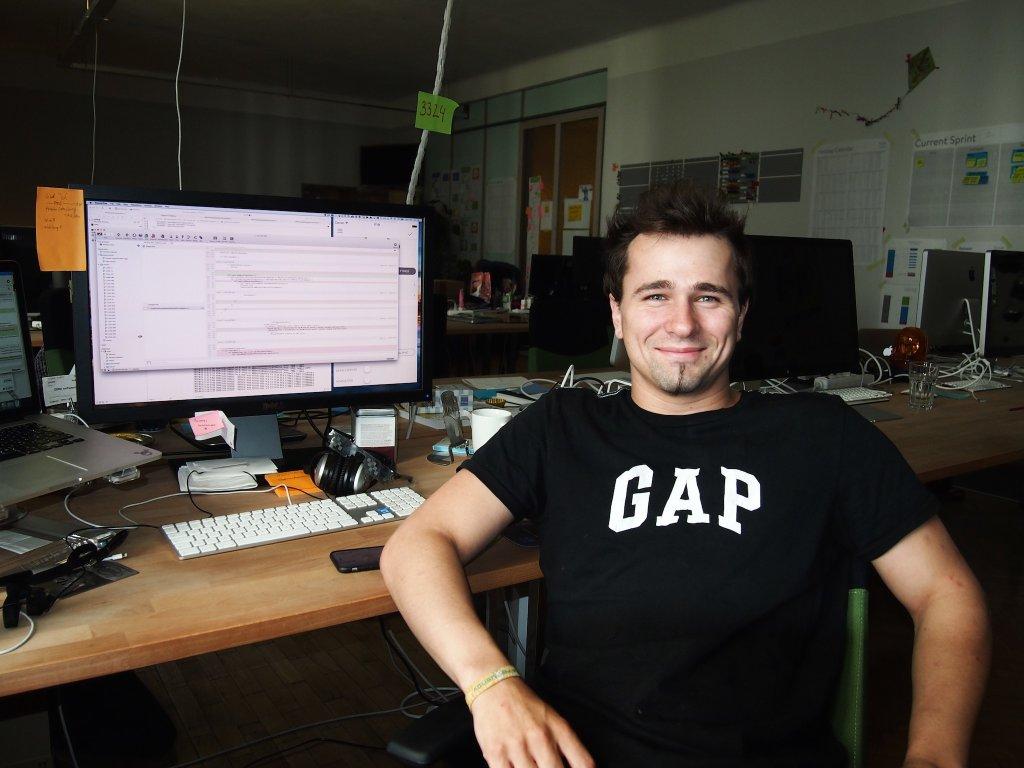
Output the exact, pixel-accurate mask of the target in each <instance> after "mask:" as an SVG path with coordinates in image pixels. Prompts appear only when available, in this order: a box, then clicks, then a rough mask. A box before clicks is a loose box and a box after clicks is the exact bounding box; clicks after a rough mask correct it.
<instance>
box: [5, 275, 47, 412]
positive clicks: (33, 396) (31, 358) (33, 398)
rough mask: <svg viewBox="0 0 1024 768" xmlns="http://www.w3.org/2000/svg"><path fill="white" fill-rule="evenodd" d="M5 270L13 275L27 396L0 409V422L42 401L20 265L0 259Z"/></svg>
mask: <svg viewBox="0 0 1024 768" xmlns="http://www.w3.org/2000/svg"><path fill="white" fill-rule="evenodd" d="M7 271H10V272H12V273H13V275H14V301H15V303H16V305H17V306H16V309H15V311H16V312H17V317H18V322H19V323H20V324H21V326H20V329H19V330H20V331H21V345H22V352H23V353H24V354H25V365H26V366H27V368H28V388H29V396H28V397H27V398H24V397H19V398H18V404H17V405H16V406H14V407H13V408H8V409H5V410H0V423H6V422H8V421H14V420H16V419H20V418H24V417H25V416H32V415H34V414H37V413H39V411H40V408H41V406H40V403H42V393H41V392H40V391H39V382H38V381H37V379H36V371H35V357H36V355H35V350H33V349H32V334H31V332H30V331H29V324H28V320H27V319H26V318H27V317H28V315H27V314H26V309H25V308H26V299H25V285H24V283H23V282H22V280H21V265H20V264H19V263H18V262H16V261H14V260H13V259H2V260H0V272H7Z"/></svg>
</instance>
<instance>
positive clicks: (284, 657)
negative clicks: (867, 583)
mask: <svg viewBox="0 0 1024 768" xmlns="http://www.w3.org/2000/svg"><path fill="white" fill-rule="evenodd" d="M1021 471H1022V468H1021V467H1019V466H1018V467H1016V468H1007V469H1005V470H1002V471H1001V473H997V475H996V476H995V477H994V479H993V478H992V477H990V478H988V479H986V480H985V482H984V483H982V484H981V486H982V487H985V488H989V489H993V488H994V489H996V490H999V487H1000V486H1001V485H1005V486H1012V484H1013V483H1015V482H1018V481H1017V480H1016V479H1015V478H1016V477H1018V475H1017V474H1015V473H1020V472H1021ZM940 490H941V498H942V501H943V510H942V517H943V519H944V521H945V523H946V525H947V526H948V527H949V529H950V530H951V532H952V534H953V537H954V539H955V540H956V541H957V543H958V545H959V546H960V548H961V550H962V551H963V552H964V555H965V556H966V558H967V560H968V562H969V563H970V564H971V566H972V567H973V568H974V569H975V572H976V573H977V574H978V576H979V579H980V580H981V582H982V585H983V587H984V588H985V590H986V592H987V594H988V598H989V602H990V608H991V613H992V617H993V624H994V629H995V653H994V666H993V673H992V678H991V681H990V684H989V689H988V693H987V696H986V699H985V702H984V706H983V710H982V714H981V721H980V723H979V725H978V728H977V730H976V736H975V744H974V749H973V751H972V761H971V765H972V766H982V767H983V768H1019V766H1020V765H1022V762H1024V727H1022V725H1024V510H1022V509H1021V507H1020V506H1019V504H1018V503H1017V502H1016V501H1013V500H1010V499H1001V498H997V497H993V496H989V495H984V494H982V493H978V492H975V491H961V490H958V489H956V488H951V489H940ZM871 587H872V588H871V606H870V630H869V652H868V659H869V673H868V681H867V686H868V688H867V691H868V705H867V717H868V723H867V761H866V765H867V766H868V767H869V768H873V767H874V766H880V767H881V766H885V767H886V768H892V767H894V766H898V765H900V764H901V763H902V757H903V750H904V748H905V739H906V728H907V719H908V712H909V704H910V676H909V669H910V652H911V642H912V635H913V628H912V625H911V623H910V620H909V618H907V616H906V613H905V612H904V611H903V609H902V607H901V606H900V605H899V604H898V603H896V602H895V600H894V599H893V598H892V597H891V596H889V595H888V593H887V592H886V591H885V589H884V587H882V586H881V584H880V583H879V582H877V579H876V580H875V582H874V583H873V584H872V585H871ZM388 624H389V626H391V627H392V628H393V629H394V630H395V631H396V632H397V633H398V635H399V637H400V640H401V642H402V644H403V646H404V647H405V648H406V649H407V650H408V651H409V652H410V655H412V656H413V658H414V660H415V662H416V663H417V664H418V665H420V666H421V668H422V669H423V670H424V671H425V672H427V674H428V675H429V676H430V677H431V678H432V679H433V680H435V681H436V682H437V683H438V684H440V683H441V681H442V676H441V675H440V673H439V672H438V671H437V669H436V667H434V666H433V664H431V663H430V661H429V659H427V658H426V657H425V654H424V653H423V651H422V650H421V649H420V648H419V646H418V645H417V644H416V643H415V641H414V640H413V639H412V638H411V636H410V635H409V634H408V631H407V630H406V629H405V627H404V625H402V624H401V622H400V621H399V620H398V619H397V618H396V617H390V618H389V619H388ZM139 674H140V677H141V679H142V680H143V682H144V683H145V685H146V686H147V687H148V688H149V689H150V691H152V693H153V694H154V695H155V696H156V698H157V699H158V700H159V702H160V703H161V704H162V706H163V707H164V710H165V711H166V712H167V713H168V714H169V715H170V717H171V719H172V720H173V722H174V724H175V726H176V727H177V730H178V737H177V739H176V741H175V742H174V744H173V747H172V749H171V750H169V751H167V752H166V753H164V754H161V755H159V756H156V757H152V758H143V757H141V756H138V755H136V756H134V757H133V759H131V760H127V761H124V762H123V763H117V762H112V761H111V759H110V757H109V755H108V756H107V757H106V758H105V759H104V760H103V761H102V762H96V763H93V762H89V761H88V759H87V758H88V756H85V759H83V755H81V754H80V755H79V756H78V757H79V763H80V764H81V765H82V766H83V768H86V766H88V765H102V766H104V768H112V767H113V766H115V765H117V764H124V765H130V766H133V767H136V766H137V767H139V768H166V767H167V766H171V765H176V764H178V763H181V762H186V761H189V760H192V759H195V758H197V757H199V756H206V755H211V754H214V753H217V752H219V751H221V750H225V749H229V748H231V747H233V746H236V745H238V744H241V743H244V742H248V741H250V740H252V739H257V738H260V737H262V736H266V735H268V734H271V733H276V732H279V731H282V730H285V729H288V728H293V727H296V726H300V725H303V724H306V723H310V722H317V721H321V720H326V719H329V718H332V717H338V716H341V715H345V714H351V713H358V712H367V711H372V710H381V709H389V708H394V707H396V706H398V704H399V702H400V701H401V700H402V698H403V697H404V696H405V695H406V694H408V693H409V692H411V691H412V686H411V685H409V684H408V683H407V682H406V681H405V680H403V679H402V678H401V677H400V676H399V674H398V673H397V672H396V671H395V670H394V669H393V668H392V666H391V665H390V663H389V661H388V656H387V653H386V650H385V647H384V643H383V641H382V639H381V633H380V629H379V627H378V625H377V622H376V621H367V622H359V623H355V624H349V625H345V626H342V627H336V628H331V629H326V630H318V631H315V632H311V633H308V634H304V635H300V636H296V637H290V638H286V639H282V640H278V641H273V642H268V643H261V644H259V645H254V646H249V647H245V648H239V649H235V650H231V651H224V652H221V653H216V654H210V655H206V656H201V657H197V658H193V659H187V660H185V661H180V662H175V663H171V664H163V665H160V666H157V667H150V668H147V669H143V670H141V672H140V673H139ZM405 722H408V721H407V720H405V718H403V717H402V716H401V715H391V716H386V717H376V718H369V719H365V720H353V721H350V722H347V723H342V724H338V725H332V726H327V727H322V728H318V729H314V730H306V731H302V732H300V733H295V734H293V735H291V736H287V737H282V738H280V739H275V740H273V741H269V742H267V743H264V744H262V745H259V746H258V747H254V748H250V749H245V750H240V751H238V752H234V753H232V754H231V755H230V756H225V757H222V758H218V759H214V760H209V761H206V762H203V763H202V765H204V766H210V767H211V768H221V767H226V766H232V767H233V768H239V767H241V766H249V765H252V766H254V768H255V766H256V765H258V766H260V767H261V768H281V767H283V766H295V767H299V766H301V767H302V768H313V767H314V766H394V765H397V763H396V762H394V761H392V760H391V758H389V757H388V756H387V755H386V754H384V753H383V752H380V751H375V750H370V749H359V748H352V747H345V746H340V745H337V744H332V743H324V742H321V743H317V744H314V745H312V746H309V747H307V748H304V749H301V750H299V751H296V752H294V753H292V754H290V755H288V756H286V757H278V758H275V759H270V760H267V761H258V759H259V758H261V757H263V756H265V755H269V754H271V753H274V752H276V751H278V750H281V749H284V748H287V747H290V746H293V745H298V744H301V743H302V742H306V741H307V740H309V739H310V738H315V737H317V736H323V737H329V738H334V739H344V740H348V741H352V742H358V743H361V744H366V745H373V746H377V747H381V746H383V745H384V743H385V742H386V740H387V738H388V736H389V734H390V733H392V732H393V731H394V730H396V729H397V728H399V727H401V726H402V724H403V723H405ZM256 761H258V762H256Z"/></svg>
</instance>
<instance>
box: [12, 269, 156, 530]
mask: <svg viewBox="0 0 1024 768" xmlns="http://www.w3.org/2000/svg"><path fill="white" fill-rule="evenodd" d="M31 349H32V347H31V345H30V344H29V333H28V322H27V320H26V315H25V296H24V293H23V289H22V282H21V275H20V272H19V270H18V265H17V263H15V262H13V261H0V512H2V511H3V509H4V507H6V506H9V505H11V504H14V503H16V502H19V501H24V500H25V499H31V498H34V497H36V496H42V495H43V494H44V493H49V492H50V491H56V490H59V489H61V488H67V487H69V486H74V485H77V484H78V483H82V482H85V481H87V480H95V479H96V478H98V477H105V476H106V475H109V474H111V473H113V472H117V471H118V470H121V469H127V468H128V467H135V466H138V465H140V464H146V463H148V462H150V461H155V460H156V459H158V458H160V452H159V451H154V450H152V449H150V448H144V447H143V446H141V445H136V444H135V443H130V442H128V441H126V440H121V439H119V438H116V437H111V436H110V435H105V434H103V433H102V432H98V431H96V430H94V429H89V428H88V427H83V426H81V425H80V424H75V423H72V422H70V421H65V420H64V419H59V418H57V417H55V416H48V415H45V414H42V413H41V411H42V408H41V406H40V398H39V392H38V391H37V387H36V377H35V369H34V366H33V365H32V362H31V361H32V357H31ZM0 517H5V516H3V515H0Z"/></svg>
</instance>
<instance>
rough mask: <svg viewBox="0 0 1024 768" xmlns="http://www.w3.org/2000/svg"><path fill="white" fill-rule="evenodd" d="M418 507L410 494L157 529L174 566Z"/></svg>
mask: <svg viewBox="0 0 1024 768" xmlns="http://www.w3.org/2000/svg"><path fill="white" fill-rule="evenodd" d="M423 502H424V498H423V497H422V496H420V495H419V494H418V493H416V491H414V490H412V488H406V487H402V488H389V489H386V490H383V491H371V492H370V493H358V494H355V495H354V496H338V497H337V502H335V501H332V500H331V499H310V500H309V501H303V502H301V503H300V504H292V505H290V506H289V505H285V506H282V507H268V508H267V509H254V510H252V511H251V512H236V513H234V514H231V515H217V516H215V517H206V518H201V519H199V520H186V521H185V522H183V523H171V524H169V525H165V526H163V529H162V530H163V532H164V534H165V535H166V536H167V540H168V541H169V542H170V543H171V546H172V547H173V548H174V551H175V553H176V554H177V555H178V559H179V560H188V559H190V558H193V557H202V556H203V555H212V554H215V553H217V552H231V551H233V550H236V549H247V548H249V547H258V546H261V545H263V544H273V543H274V542H278V541H288V540H289V539H301V538H304V537H306V536H318V535H319V534H321V533H333V532H334V531H341V530H345V529H347V528H356V527H359V526H367V525H377V524H378V523H387V522H390V521H392V520H401V519H402V518H404V517H408V516H409V515H410V514H412V511H413V510H414V509H416V508H417V507H419V505H420V504H422V503H423Z"/></svg>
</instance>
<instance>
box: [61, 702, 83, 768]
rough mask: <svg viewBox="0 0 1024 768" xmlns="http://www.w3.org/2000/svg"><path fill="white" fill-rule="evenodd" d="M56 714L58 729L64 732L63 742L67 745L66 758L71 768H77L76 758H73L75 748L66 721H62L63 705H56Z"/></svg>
mask: <svg viewBox="0 0 1024 768" xmlns="http://www.w3.org/2000/svg"><path fill="white" fill-rule="evenodd" d="M57 714H58V715H60V727H61V730H63V731H64V742H65V743H66V744H67V745H68V756H69V757H70V758H71V768H78V758H77V757H75V747H74V745H73V744H72V743H71V732H70V731H68V721H67V720H65V719H64V705H63V704H58V705H57Z"/></svg>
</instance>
